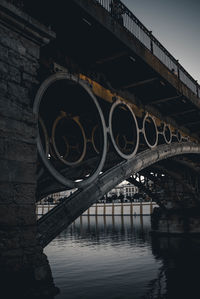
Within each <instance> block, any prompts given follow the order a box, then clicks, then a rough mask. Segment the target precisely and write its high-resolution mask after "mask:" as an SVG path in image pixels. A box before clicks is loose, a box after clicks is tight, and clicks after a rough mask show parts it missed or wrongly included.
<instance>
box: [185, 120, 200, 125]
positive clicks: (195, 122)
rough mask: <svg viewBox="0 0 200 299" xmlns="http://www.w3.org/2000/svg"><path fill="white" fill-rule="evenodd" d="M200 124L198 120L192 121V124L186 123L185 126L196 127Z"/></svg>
mask: <svg viewBox="0 0 200 299" xmlns="http://www.w3.org/2000/svg"><path fill="white" fill-rule="evenodd" d="M199 123H200V120H196V121H191V122H186V123H185V124H184V125H185V126H191V125H192V126H194V125H197V124H199Z"/></svg>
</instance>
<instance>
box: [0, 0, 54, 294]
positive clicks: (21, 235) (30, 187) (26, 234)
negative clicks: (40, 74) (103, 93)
mask: <svg viewBox="0 0 200 299" xmlns="http://www.w3.org/2000/svg"><path fill="white" fill-rule="evenodd" d="M52 37H53V33H51V32H50V31H49V30H47V29H46V28H45V27H44V26H42V25H40V24H39V23H38V22H36V21H35V20H33V19H31V18H29V16H27V15H26V14H25V13H23V12H22V11H20V10H19V9H18V8H16V7H15V6H13V5H12V4H10V3H9V2H7V1H3V0H0V95H1V96H0V281H1V294H2V293H3V288H4V287H6V286H7V289H6V290H4V291H6V293H7V295H8V298H11V293H12V294H14V296H13V298H14V297H18V295H19V297H20V298H22V297H23V298H24V294H26V296H27V298H28V297H29V298H30V297H31V298H32V296H33V294H34V292H35V293H37V294H39V293H43V294H44V293H48V292H47V290H50V289H51V291H52V290H53V291H54V290H55V287H54V285H53V279H52V276H51V270H50V267H49V264H48V261H47V258H46V256H45V255H44V254H43V251H42V248H40V247H39V246H38V245H37V242H36V213H35V190H36V164H37V148H36V121H35V117H34V115H33V112H32V107H31V105H32V95H33V94H34V86H35V85H36V84H37V83H38V82H37V69H38V67H39V63H38V60H39V52H40V47H41V46H42V45H43V44H45V43H47V42H48V41H49V40H50V38H52ZM29 293H30V294H29ZM3 297H4V298H7V297H6V295H5V296H3ZM42 298H44V296H43V297H42Z"/></svg>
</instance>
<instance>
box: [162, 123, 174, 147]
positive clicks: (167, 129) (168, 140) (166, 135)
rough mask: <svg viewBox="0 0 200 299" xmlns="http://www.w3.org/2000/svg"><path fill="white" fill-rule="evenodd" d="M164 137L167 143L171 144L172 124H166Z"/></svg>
mask: <svg viewBox="0 0 200 299" xmlns="http://www.w3.org/2000/svg"><path fill="white" fill-rule="evenodd" d="M168 136H169V138H168ZM163 137H164V140H165V142H166V143H167V144H170V143H171V142H172V131H171V129H170V126H169V125H167V124H164V127H163Z"/></svg>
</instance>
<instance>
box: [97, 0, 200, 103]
mask: <svg viewBox="0 0 200 299" xmlns="http://www.w3.org/2000/svg"><path fill="white" fill-rule="evenodd" d="M94 1H96V2H97V3H98V4H100V5H101V6H102V7H104V8H105V9H106V10H107V11H108V12H109V13H110V14H112V16H113V18H115V19H116V21H118V22H119V23H120V24H121V25H122V26H124V28H126V29H127V30H128V31H129V32H130V33H131V34H133V35H134V36H135V37H136V38H137V39H138V40H139V41H140V42H141V43H142V44H143V45H144V46H145V47H146V48H147V49H149V50H150V51H151V52H152V53H153V54H154V55H155V56H156V57H157V58H158V59H159V60H160V61H161V62H162V63H163V64H164V65H165V66H166V67H167V68H168V69H169V70H170V71H171V72H172V73H174V74H175V75H176V76H177V77H178V78H179V79H180V80H181V81H182V82H183V83H184V84H185V85H186V86H187V87H188V88H189V89H190V90H191V91H192V92H193V93H194V94H195V95H196V96H197V97H200V85H199V84H198V83H197V81H196V80H195V79H194V78H193V77H192V76H191V75H190V74H189V73H188V72H187V71H186V70H185V69H184V67H183V66H182V65H181V64H180V63H179V62H178V60H177V59H175V58H174V57H173V56H172V55H171V54H170V53H169V52H168V50H167V49H166V48H165V47H164V46H163V45H162V44H161V43H160V42H159V41H158V40H157V39H156V38H155V37H154V36H153V35H152V32H151V31H149V30H148V29H147V28H146V27H145V26H144V25H143V24H142V23H141V22H140V21H139V19H138V18H137V17H136V16H135V15H134V14H133V13H132V12H131V11H130V10H129V9H128V8H127V7H126V6H125V5H124V4H123V3H122V2H121V1H118V12H119V13H118V15H117V14H116V13H115V14H113V9H112V5H113V4H112V3H113V1H112V0H94Z"/></svg>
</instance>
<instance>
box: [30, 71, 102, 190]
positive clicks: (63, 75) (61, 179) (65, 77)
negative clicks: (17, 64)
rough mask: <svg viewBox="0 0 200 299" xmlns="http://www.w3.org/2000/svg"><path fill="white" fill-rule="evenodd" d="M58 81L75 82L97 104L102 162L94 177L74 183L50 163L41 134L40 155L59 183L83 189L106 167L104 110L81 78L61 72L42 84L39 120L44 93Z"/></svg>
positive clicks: (36, 111)
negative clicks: (101, 139) (101, 138)
mask: <svg viewBox="0 0 200 299" xmlns="http://www.w3.org/2000/svg"><path fill="white" fill-rule="evenodd" d="M58 80H69V81H73V82H75V83H77V84H79V85H80V86H81V87H82V88H83V89H84V90H85V91H86V92H87V93H88V94H89V96H90V97H91V98H92V100H93V102H94V103H95V105H96V108H97V110H98V113H99V117H100V120H101V125H102V131H103V150H102V156H101V160H100V162H99V165H98V167H97V169H96V170H95V172H94V173H93V175H92V176H90V177H88V178H86V179H85V180H83V181H79V182H74V181H72V180H69V179H67V178H65V177H64V176H63V175H62V174H61V173H59V172H58V171H57V170H56V169H55V168H54V166H53V165H52V164H51V163H50V161H49V160H48V159H47V157H46V155H45V153H44V149H43V147H42V143H41V139H40V136H39V134H38V138H37V148H38V152H39V155H40V157H41V159H42V161H43V163H44V165H45V167H46V168H47V169H48V171H49V172H50V173H51V175H52V176H53V177H54V178H55V179H56V180H57V181H58V182H59V183H61V184H63V185H64V186H66V187H69V188H82V187H85V186H86V185H88V184H90V183H91V182H92V181H93V180H95V179H96V178H97V177H98V175H99V173H100V172H101V170H102V168H103V165H104V162H105V159H106V153H107V133H106V124H105V120H104V116H103V113H102V110H101V108H100V106H99V103H98V101H97V99H96V97H95V96H94V94H93V92H92V91H91V89H90V88H89V87H88V86H87V85H86V84H85V83H84V82H83V81H81V80H80V79H79V78H77V77H75V76H73V75H71V74H68V73H64V72H59V73H56V74H53V75H51V76H50V77H48V78H47V79H46V80H45V81H44V82H43V83H42V84H41V86H40V88H39V89H38V91H37V94H36V97H35V101H34V104H33V113H34V114H35V115H36V118H38V114H39V108H40V103H41V101H42V97H43V95H44V93H45V92H46V90H47V89H48V88H49V87H50V86H51V85H52V84H53V83H55V82H56V81H58Z"/></svg>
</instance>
